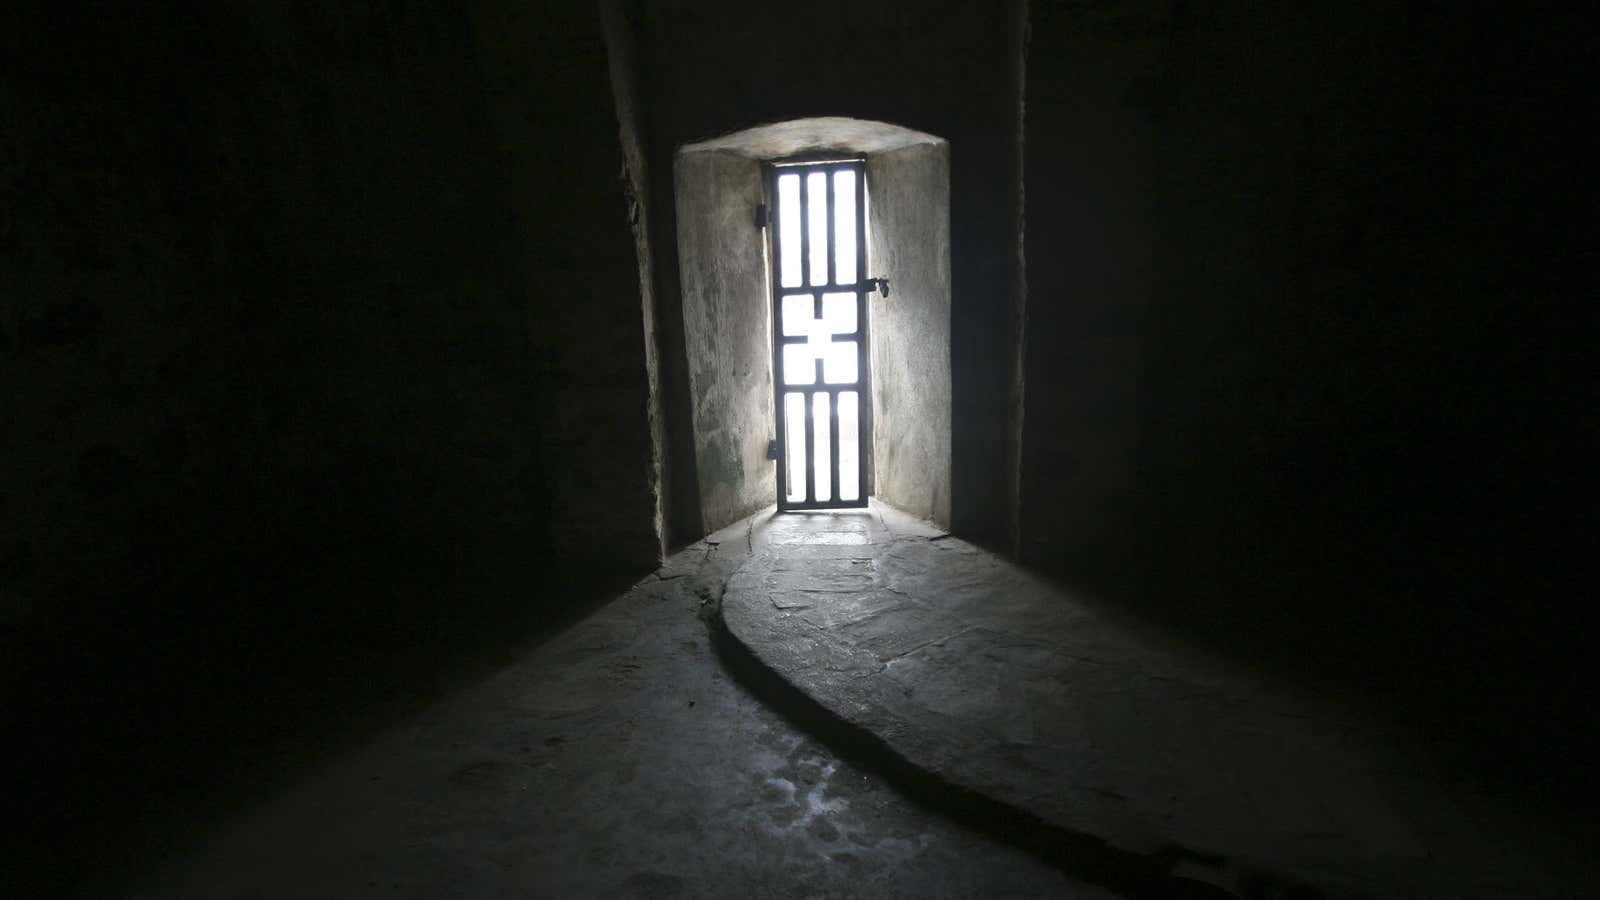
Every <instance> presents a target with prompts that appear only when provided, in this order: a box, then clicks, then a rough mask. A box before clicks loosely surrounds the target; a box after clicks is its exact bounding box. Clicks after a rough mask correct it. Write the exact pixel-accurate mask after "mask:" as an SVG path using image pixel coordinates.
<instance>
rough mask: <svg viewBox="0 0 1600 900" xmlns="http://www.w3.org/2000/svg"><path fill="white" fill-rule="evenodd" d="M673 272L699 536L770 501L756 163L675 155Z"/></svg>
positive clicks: (767, 359)
mask: <svg viewBox="0 0 1600 900" xmlns="http://www.w3.org/2000/svg"><path fill="white" fill-rule="evenodd" d="M674 175H675V177H676V179H677V197H676V199H677V204H676V209H677V223H678V269H679V273H680V282H681V284H682V288H683V336H684V342H685V352H686V354H687V357H688V362H689V390H690V406H691V408H692V409H693V410H694V451H695V459H694V463H695V468H696V472H697V474H698V482H699V486H700V516H701V520H702V529H703V531H702V533H707V532H712V531H716V530H717V529H719V528H722V527H723V526H726V525H729V524H731V523H733V522H735V521H737V520H739V519H742V518H744V517H745V516H748V515H749V514H751V513H753V512H755V511H756V510H758V509H761V508H762V507H765V506H768V505H770V504H771V503H772V502H773V497H774V496H776V494H777V468H776V466H775V465H774V464H773V462H772V461H771V460H769V459H767V441H769V440H771V439H772V438H774V437H775V436H776V435H775V434H774V424H773V423H774V417H773V411H772V331H771V328H770V326H769V324H768V319H770V318H771V313H770V312H768V310H769V308H770V306H771V300H770V299H769V298H770V296H771V295H770V290H771V288H770V286H769V285H768V283H767V269H766V263H765V256H764V254H763V252H762V239H761V229H759V228H757V227H756V223H755V213H756V207H757V206H759V205H760V204H761V203H762V202H763V199H762V198H763V194H764V192H763V189H762V184H761V164H760V163H758V162H756V161H755V160H753V159H748V158H746V157H743V156H739V155H736V154H734V153H730V152H727V151H724V150H707V151H693V152H691V151H688V150H685V151H684V152H681V153H679V154H678V156H677V159H676V166H675V167H674Z"/></svg>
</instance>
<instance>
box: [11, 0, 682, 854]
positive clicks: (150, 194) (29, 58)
mask: <svg viewBox="0 0 1600 900" xmlns="http://www.w3.org/2000/svg"><path fill="white" fill-rule="evenodd" d="M474 12H475V13H476V14H477V17H476V18H474V16H473V15H471V14H470V13H474ZM536 12H537V13H538V14H535V12H533V11H520V10H518V11H513V5H511V4H498V5H497V4H487V3H485V4H480V5H479V6H477V7H476V8H475V9H473V10H468V9H466V8H464V7H463V6H462V5H460V4H449V3H447V4H438V3H407V2H396V3H360V2H349V3H337V4H331V5H330V4H310V3H290V4H282V3H268V2H263V3H255V2H232V3H223V4H212V5H207V4H167V3H159V2H158V3H145V4H98V3H95V4H78V3H73V4H48V5H46V4H39V5H37V8H34V9H29V10H26V11H24V10H12V11H9V12H8V14H7V16H6V19H7V21H8V25H7V27H6V28H4V29H3V30H4V31H5V33H6V34H5V37H4V38H3V39H0V40H3V41H4V42H5V46H4V57H5V59H6V60H7V64H6V73H7V74H6V76H5V78H4V79H3V80H0V233H3V235H4V239H3V246H4V251H3V254H0V383H3V384H4V385H5V389H4V390H3V391H0V421H3V422H4V429H3V436H0V442H3V443H0V447H3V451H0V455H3V465H0V599H3V615H4V619H3V629H4V630H3V633H0V641H3V644H0V659H3V660H4V673H3V685H4V691H5V693H4V697H3V705H4V707H5V710H6V713H5V721H6V723H7V734H6V735H5V744H4V746H5V747H6V748H7V751H8V753H7V756H8V758H10V759H11V760H12V763H13V764H12V765H11V766H10V767H8V769H9V773H10V775H9V777H8V780H11V781H13V782H15V783H13V784H11V785H9V786H8V795H9V796H11V797H12V799H13V802H14V803H15V804H17V805H18V808H19V809H27V810H28V818H29V820H30V822H32V823H33V826H32V827H31V828H30V831H32V832H33V836H34V839H35V842H36V843H38V844H39V846H24V848H23V850H22V852H23V853H24V855H25V856H28V857H30V859H29V865H30V867H37V870H38V871H48V870H49V869H50V868H51V863H50V861H51V859H53V858H54V857H52V855H51V854H52V853H53V852H55V851H57V850H61V849H62V848H61V846H59V845H55V844H53V843H51V842H53V841H54V839H55V837H56V834H57V832H56V830H55V829H54V828H53V827H52V826H53V825H57V824H67V825H70V826H72V828H74V829H77V830H78V833H79V838H80V839H79V842H78V846H77V849H78V850H84V849H86V848H87V849H92V850H94V851H95V852H96V853H97V854H98V855H97V861H98V864H100V865H105V866H114V865H115V863H116V861H117V859H118V854H122V857H121V858H122V859H123V860H124V861H125V860H126V859H131V858H135V857H136V856H137V854H138V853H139V852H140V851H141V848H138V847H136V846H134V845H133V844H128V845H126V846H125V845H124V843H119V842H109V841H108V842H105V844H104V845H103V846H100V845H98V844H97V841H96V840H95V839H93V837H92V835H94V834H98V833H100V832H99V831H97V829H104V830H105V833H106V834H112V833H114V832H113V831H112V830H110V829H111V827H112V826H111V824H110V823H113V822H115V821H117V820H118V817H119V816H124V817H126V816H137V817H138V820H139V821H141V822H142V823H143V824H142V825H141V827H140V829H139V832H140V833H142V834H144V835H145V837H146V838H148V839H150V840H159V835H160V833H161V831H160V828H159V827H158V826H157V825H156V824H154V823H156V822H157V821H159V820H160V819H161V818H162V814H163V812H164V811H170V809H171V808H172V807H175V806H182V805H183V804H185V803H190V802H192V803H196V804H199V805H200V806H201V807H207V808H209V806H210V805H212V804H214V798H213V799H208V798H210V797H211V795H212V792H213V790H214V788H215V786H216V785H217V784H218V783H220V782H221V781H225V780H227V779H230V778H237V777H238V776H239V773H241V772H247V771H249V770H250V769H251V767H252V766H253V765H258V764H260V763H261V762H262V761H263V760H264V759H266V758H267V757H269V756H271V755H272V754H273V753H275V752H276V750H277V749H281V748H280V745H281V744H282V743H283V742H284V740H286V739H287V737H288V736H291V735H293V734H296V733H298V732H299V731H302V730H304V729H306V728H310V727H326V726H327V725H328V724H329V723H331V722H337V721H339V720H340V719H341V718H342V717H343V716H344V715H345V714H346V713H347V711H348V710H349V709H351V708H353V707H354V705H356V704H358V703H365V702H369V701H371V700H373V698H374V697H375V696H379V695H383V694H385V692H393V691H395V690H401V691H406V690H421V689H422V686H426V685H427V684H429V683H430V679H431V678H432V677H433V675H434V673H435V672H436V671H438V670H440V667H441V666H442V665H443V663H442V660H443V659H444V658H445V657H446V656H447V655H448V654H449V653H450V652H452V650H453V649H461V648H465V647H471V646H476V645H481V644H486V643H492V642H493V641H494V640H496V639H502V638H503V637H504V636H505V635H519V634H521V635H525V634H528V633H531V632H533V631H537V630H538V629H539V628H540V627H544V626H547V625H549V624H551V623H553V622H554V621H556V620H557V619H558V617H559V616H560V615H561V614H562V611H563V610H565V609H568V608H569V607H570V606H571V605H572V603H573V601H574V600H575V599H576V598H577V597H578V596H580V594H581V592H580V591H578V590H577V588H576V587H574V586H573V585H575V584H576V583H577V582H576V581H575V580H574V579H568V580H566V581H563V580H562V575H561V573H562V572H564V571H568V569H563V568H561V566H562V564H563V563H565V562H568V561H572V560H577V559H583V558H597V557H605V558H606V559H607V565H608V566H609V567H611V568H614V569H616V570H619V571H621V572H623V573H630V574H634V575H636V574H638V573H642V572H644V571H648V570H649V568H651V567H652V566H653V565H654V560H655V558H656V554H657V552H658V550H659V539H658V536H657V535H656V533H655V531H654V529H653V527H652V513H651V499H652V496H651V493H650V488H651V477H650V466H649V440H648V426H647V410H646V398H647V396H648V388H647V382H646V373H645V368H644V365H643V363H642V360H643V354H642V352H641V350H642V347H643V334H642V331H641V328H642V326H641V308H640V294H639V286H638V280H637V273H638V271H639V267H638V262H637V259H638V257H637V253H636V246H635V242H634V239H633V236H632V235H631V233H630V229H629V223H628V218H627V214H628V210H627V207H626V205H625V203H624V201H623V197H622V194H623V191H622V185H621V183H620V182H619V178H618V176H619V172H620V171H621V167H622V154H621V150H620V149H619V145H618V141H617V119H616V116H615V115H614V113H613V110H612V105H611V94H610V89H609V83H608V81H607V62H606V55H605V45H604V42H603V40H602V39H601V36H600V26H599V18H598V13H597V11H596V10H595V8H594V7H593V5H592V4H589V3H569V4H565V5H562V4H543V5H541V9H540V10H538V11H536ZM13 25H15V27H12V26H13ZM480 40H482V41H483V42H484V43H483V44H482V45H481V46H480ZM491 40H493V41H496V42H500V43H490V41H491ZM508 59H514V61H515V65H514V66H513V65H511V64H510V63H508V61H507V60H508ZM135 843H136V842H135ZM142 849H143V850H144V851H145V852H148V848H142ZM56 874H57V875H62V876H72V875H77V874H85V871H84V870H76V871H75V870H74V869H73V867H70V866H68V867H62V868H59V869H57V871H56Z"/></svg>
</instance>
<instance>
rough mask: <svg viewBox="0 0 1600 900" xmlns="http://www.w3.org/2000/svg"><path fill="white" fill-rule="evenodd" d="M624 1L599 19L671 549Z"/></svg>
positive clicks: (644, 196) (661, 550) (661, 545)
mask: <svg viewBox="0 0 1600 900" xmlns="http://www.w3.org/2000/svg"><path fill="white" fill-rule="evenodd" d="M621 5H622V4H621V0H601V3H600V19H601V27H602V30H603V31H604V33H605V42H606V59H607V63H608V66H609V70H610V75H611V94H612V99H613V106H614V108H615V110H616V114H617V138H618V140H619V142H620V143H621V146H622V157H623V169H622V173H621V180H622V188H623V193H624V196H625V197H626V199H627V204H628V207H627V208H628V226H629V228H630V229H631V230H632V231H633V242H634V249H635V252H636V254H637V256H638V261H639V306H640V315H641V317H642V324H643V333H644V367H645V380H646V383H647V386H648V393H647V398H646V408H645V415H646V418H647V420H648V423H649V429H650V458H649V467H648V471H647V472H646V480H647V483H648V490H649V492H650V495H651V497H650V503H651V507H652V525H653V527H654V529H655V535H656V542H657V545H658V546H657V553H658V556H659V557H660V558H662V559H665V557H666V552H667V527H666V521H667V510H666V503H667V500H666V498H667V496H668V494H669V485H668V483H667V479H668V478H669V477H670V476H669V473H668V468H667V461H666V456H667V449H666V414H665V410H664V407H663V404H662V398H661V364H660V358H661V354H660V342H659V338H658V337H657V329H656V319H657V309H656V306H657V304H656V292H655V264H654V259H653V257H652V253H651V246H650V232H649V229H650V178H649V170H648V168H647V164H646V162H645V154H644V143H643V141H642V140H641V139H640V137H639V117H638V114H637V105H636V104H637V97H636V90H635V88H636V85H637V73H636V71H635V69H634V52H633V39H632V31H631V30H630V29H631V25H630V24H629V21H628V18H627V14H626V12H625V11H624V10H623V9H622V8H621Z"/></svg>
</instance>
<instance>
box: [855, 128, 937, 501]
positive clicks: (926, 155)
mask: <svg viewBox="0 0 1600 900" xmlns="http://www.w3.org/2000/svg"><path fill="white" fill-rule="evenodd" d="M867 190H868V195H869V196H868V209H869V212H870V216H869V218H868V235H867V239H868V246H869V257H868V258H869V262H870V269H871V272H870V274H871V275H872V276H874V277H881V278H888V279H889V283H890V290H889V296H888V297H883V296H881V295H879V294H873V295H871V296H869V297H868V300H867V303H868V305H869V306H870V308H871V320H870V321H871V329H872V369H871V372H872V417H873V425H872V429H873V430H872V449H873V481H872V489H873V493H874V494H875V495H876V496H878V497H880V498H882V499H883V500H886V501H888V502H889V503H891V504H893V505H894V506H897V507H899V508H900V509H903V510H905V511H906V512H909V513H912V514H914V515H917V516H920V517H922V518H927V519H932V520H934V521H936V522H939V523H940V524H942V525H945V526H946V527H948V526H949V524H950V410H951V396H950V215H949V210H950V205H949V204H950V148H949V146H948V145H942V144H941V145H929V144H923V145H919V146H913V147H906V148H903V149H899V150H890V151H887V152H883V153H877V154H873V155H870V156H868V157H867Z"/></svg>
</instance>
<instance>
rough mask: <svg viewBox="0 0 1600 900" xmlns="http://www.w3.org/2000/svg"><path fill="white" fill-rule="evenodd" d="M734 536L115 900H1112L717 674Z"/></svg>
mask: <svg viewBox="0 0 1600 900" xmlns="http://www.w3.org/2000/svg"><path fill="white" fill-rule="evenodd" d="M749 530H750V529H749V523H741V524H740V525H739V526H737V527H735V528H733V529H730V530H729V531H727V532H724V533H722V534H720V535H713V536H712V537H711V538H709V539H707V540H705V541H701V542H699V543H696V544H694V545H693V546H690V547H689V548H687V549H685V550H684V551H683V552H681V553H679V554H677V555H676V556H674V557H673V558H672V559H671V560H670V561H669V563H668V564H667V566H665V567H664V568H663V569H661V570H660V571H659V572H657V573H656V574H654V575H651V576H649V577H647V578H646V579H644V580H643V581H642V582H640V583H639V584H637V585H635V586H634V587H633V588H632V589H631V590H629V591H627V592H626V593H624V594H623V595H622V596H620V597H618V598H617V599H616V600H615V601H613V602H611V603H610V604H608V605H606V606H605V607H603V608H601V609H600V610H598V611H597V612H596V613H595V614H593V615H592V616H590V617H588V618H587V619H585V620H584V621H582V622H580V623H579V624H578V625H576V626H575V627H573V628H571V629H569V630H568V631H566V632H564V633H563V634H561V635H560V636H558V637H557V638H555V639H553V640H550V641H548V642H546V643H544V644H542V645H541V646H539V647H538V648H536V649H534V650H533V651H532V652H529V653H528V654H526V655H525V656H524V657H523V658H521V659H520V660H519V661H518V662H517V663H516V664H514V665H512V666H510V667H509V668H506V669H505V670H504V671H501V672H499V673H498V674H496V675H494V676H493V677H491V678H489V679H488V680H486V681H484V682H483V683H481V684H479V685H477V686H476V687H473V688H471V689H470V690H467V691H465V692H464V693H461V694H460V695H458V696H455V697H453V698H449V699H445V700H443V701H441V702H439V703H438V704H437V705H436V706H434V707H433V708H431V709H428V710H426V711H424V712H421V713H419V714H417V715H415V716H413V717H412V718H411V720H410V721H407V722H405V723H404V724H403V725H402V726H400V727H398V728H396V729H395V730H393V731H392V732H391V733H388V734H386V735H382V736H380V737H378V738H377V739H375V740H372V741H371V742H370V743H369V744H367V745H366V746H363V747H356V748H353V749H351V750H350V751H348V752H347V753H346V754H345V755H344V756H343V757H342V758H338V759H332V760H326V761H324V762H323V763H322V764H321V766H320V768H318V769H316V770H314V771H308V772H305V773H303V774H302V775H301V776H300V777H299V778H298V779H297V780H296V781H295V783H293V784H292V785H291V786H290V787H289V788H288V789H286V790H284V791H282V792H281V793H280V794H279V795H277V796H276V797H273V798H271V799H269V800H267V801H265V802H262V803H260V804H259V805H257V806H256V807H255V808H253V809H247V810H244V811H242V812H240V813H238V814H236V815H235V816H234V817H233V818H232V819H231V820H229V821H225V822H222V823H221V824H219V825H218V826H217V827H215V828H213V829H211V830H210V833H209V834H208V835H207V836H206V837H205V838H204V839H203V840H202V841H201V842H200V843H199V844H197V845H195V846H192V847H189V848H187V849H184V850H182V851H177V852H174V853H173V855H172V857H171V858H169V859H166V860H163V861H160V862H159V863H158V864H157V865H155V866H154V868H153V869H152V870H151V871H149V872H148V873H147V874H146V875H145V876H144V877H143V878H141V879H140V880H139V881H138V883H137V884H136V885H135V886H134V887H133V888H132V890H131V891H130V892H129V894H128V895H129V896H134V897H148V898H162V900H176V898H208V900H222V898H290V897H294V898H299V897H317V898H322V897H326V898H335V897H338V898H347V897H386V898H387V897H415V898H443V897H472V898H500V897H505V898H512V897H515V898H544V897H550V898H556V897H559V898H568V897H570V898H589V897H608V898H609V897H616V898H631V897H648V898H657V897H727V898H791V897H794V898H799V897H864V898H865V897H906V898H936V897H1019V898H1020V897H1070V898H1102V897H1109V896H1113V895H1112V894H1111V893H1109V892H1108V891H1106V890H1104V889H1103V888H1100V887H1096V886H1094V885H1091V884H1089V883H1086V882H1085V881H1083V880H1081V879H1079V878H1076V877H1074V876H1073V874H1072V873H1070V872H1067V871H1063V869H1062V868H1061V867H1059V866H1057V865H1052V864H1050V863H1048V862H1046V861H1043V860H1041V859H1040V858H1038V857H1037V856H1034V855H1030V854H1029V853H1027V852H1024V851H1022V850H1019V849H1017V848H1015V847H1014V846H1011V845H1009V844H1007V843H1005V842H1002V841H998V840H996V839H994V838H992V837H989V836H986V835H985V834H983V833H980V832H977V831H974V830H973V829H971V828H968V827H964V826H962V825H960V824H957V823H955V822H952V821H949V820H947V819H946V818H945V817H943V816H941V815H939V814H938V813H937V812H935V811H932V810H930V809H928V808H926V807H925V806H923V805H920V804H918V803H916V802H913V801H912V800H910V799H908V798H907V797H905V796H904V795H902V794H901V793H898V792H897V791H896V790H894V789H892V788H891V787H890V786H888V785H886V784H885V783H884V782H883V781H882V780H881V779H879V778H877V777H875V776H874V775H873V774H871V773H869V772H868V771H865V770H863V769H862V768H861V767H860V766H858V765H855V764H852V763H851V762H849V761H847V760H845V759H842V758H841V757H840V756H839V755H838V754H836V753H835V752H833V751H832V750H830V749H829V748H828V747H827V746H825V745H823V744H822V743H820V742H818V741H817V740H816V739H814V738H813V737H811V736H810V735H808V734H806V733H803V732H802V731H800V730H799V729H797V728H796V726H795V725H794V724H792V723H791V722H789V721H788V720H786V719H785V718H784V717H783V716H781V715H780V714H779V713H777V712H775V711H774V710H772V709H770V708H768V707H767V706H766V705H764V704H763V703H762V702H761V701H760V700H758V699H757V698H756V697H755V696H753V695H752V693H751V692H750V691H749V690H747V689H745V688H744V687H743V686H741V685H740V684H739V683H738V682H737V681H736V680H734V679H733V678H732V677H730V675H729V673H728V671H727V670H726V668H725V667H724V666H723V664H722V663H721V661H720V660H719V658H718V656H717V654H716V652H715V649H714V647H713V645H712V640H711V637H712V633H713V630H712V629H711V628H710V627H709V625H708V619H710V618H711V615H710V611H711V609H712V606H713V604H712V603H711V602H708V601H713V600H714V599H715V598H716V596H717V595H718V594H719V593H720V592H721V590H722V587H723V585H724V584H725V583H726V579H727V577H728V576H729V574H730V573H731V572H733V571H734V570H736V569H737V568H738V567H739V566H740V565H742V564H743V563H744V562H745V561H746V560H747V559H748V558H749V553H750V547H751V545H750V541H749Z"/></svg>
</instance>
